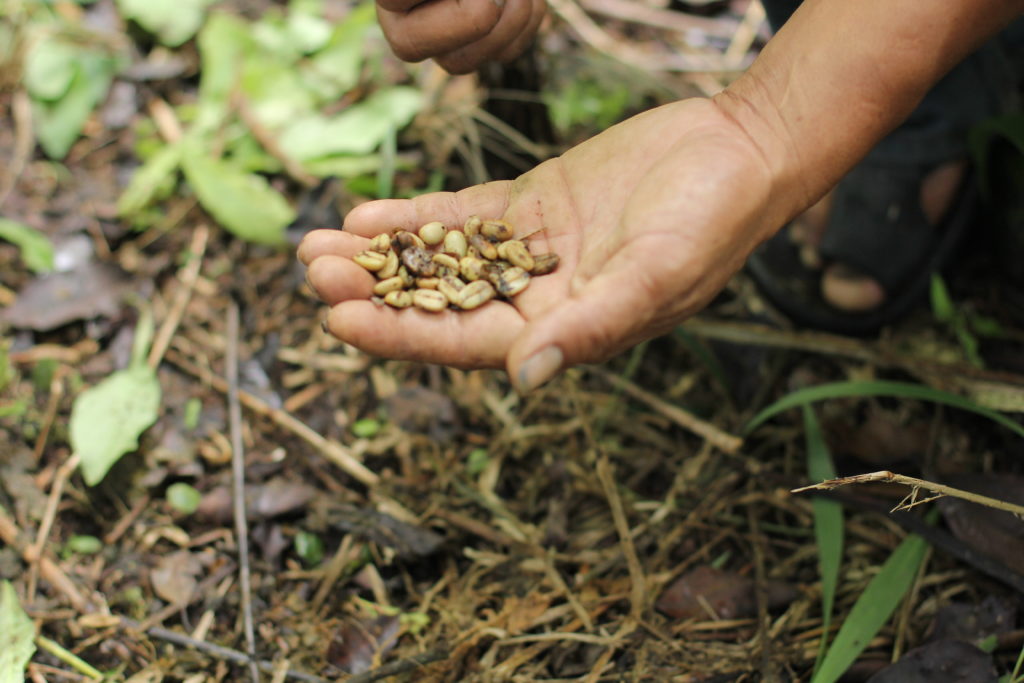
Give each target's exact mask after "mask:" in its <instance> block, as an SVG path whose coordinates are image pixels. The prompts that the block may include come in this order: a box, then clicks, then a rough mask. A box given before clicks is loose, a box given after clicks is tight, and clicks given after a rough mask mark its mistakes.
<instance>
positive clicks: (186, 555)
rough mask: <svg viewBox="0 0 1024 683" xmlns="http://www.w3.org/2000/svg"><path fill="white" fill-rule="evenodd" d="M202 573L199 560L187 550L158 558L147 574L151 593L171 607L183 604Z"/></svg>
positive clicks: (190, 595)
mask: <svg viewBox="0 0 1024 683" xmlns="http://www.w3.org/2000/svg"><path fill="white" fill-rule="evenodd" d="M202 571H203V565H202V564H201V563H200V562H199V558H197V557H196V556H195V555H193V554H192V553H190V552H189V551H187V550H179V551H177V552H175V553H171V554H170V555H165V556H164V557H162V558H160V562H158V563H157V565H156V567H154V568H153V569H152V570H151V571H150V572H149V581H150V583H151V584H152V585H153V591H154V592H155V593H156V594H157V595H158V596H160V598H161V599H163V600H165V601H166V602H169V603H171V604H172V605H179V604H185V603H186V602H188V600H189V598H191V597H192V593H193V592H195V589H196V586H197V585H198V580H197V579H196V577H197V576H199V574H200V573H201V572H202Z"/></svg>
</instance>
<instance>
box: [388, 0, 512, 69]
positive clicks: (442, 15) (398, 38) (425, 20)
mask: <svg viewBox="0 0 1024 683" xmlns="http://www.w3.org/2000/svg"><path fill="white" fill-rule="evenodd" d="M501 16H502V10H501V8H500V7H498V5H497V3H496V2H495V1H494V0H434V2H427V3H424V4H420V5H417V6H415V7H413V8H412V9H410V10H408V11H391V10H388V9H386V8H385V7H383V6H382V5H380V4H378V7H377V18H378V20H379V22H380V27H381V29H382V30H383V31H384V36H385V37H386V38H387V41H388V43H389V44H390V45H391V49H392V51H394V53H395V55H396V56H397V57H398V58H399V59H402V60H405V61H407V62H418V61H420V60H423V59H426V58H428V57H434V56H437V55H443V54H446V53H449V52H451V51H453V50H457V49H458V48H460V47H463V46H465V45H469V44H471V43H474V42H476V41H478V40H480V39H481V38H483V37H484V36H486V35H487V34H488V32H490V31H491V30H492V29H493V28H494V27H495V26H496V25H497V24H498V22H499V19H500V18H501Z"/></svg>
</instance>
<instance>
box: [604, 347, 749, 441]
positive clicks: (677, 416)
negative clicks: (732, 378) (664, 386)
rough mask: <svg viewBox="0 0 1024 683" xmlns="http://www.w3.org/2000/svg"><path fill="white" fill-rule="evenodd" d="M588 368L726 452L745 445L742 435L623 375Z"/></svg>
mask: <svg viewBox="0 0 1024 683" xmlns="http://www.w3.org/2000/svg"><path fill="white" fill-rule="evenodd" d="M588 369H589V370H590V371H591V372H593V373H595V374H597V375H599V376H600V377H603V378H604V379H605V380H607V381H608V382H609V383H611V384H612V385H613V386H615V387H616V388H618V389H621V390H622V391H623V392H625V393H626V394H629V395H630V396H632V397H633V398H635V399H637V400H638V401H640V402H642V403H644V404H646V405H647V406H648V407H650V408H653V409H654V410H655V411H657V412H659V413H661V414H662V415H664V416H665V417H667V418H668V419H670V420H672V421H673V422H675V423H676V424H677V425H679V426H680V427H682V428H683V429H687V430H689V431H691V432H693V433H694V434H696V435H697V436H700V437H703V438H704V439H706V440H707V441H708V442H709V443H710V444H712V445H713V446H716V447H717V448H719V449H720V450H722V451H724V452H726V453H735V452H736V451H738V450H739V449H740V447H741V446H742V445H743V439H741V438H740V437H738V436H734V435H732V434H730V433H728V432H726V431H723V430H721V429H719V428H718V427H716V426H715V425H713V424H711V423H710V422H707V421H705V420H702V419H700V418H699V417H697V416H696V415H694V414H693V413H689V412H687V411H685V410H683V409H682V408H680V407H679V406H676V405H672V404H671V403H668V402H666V401H664V400H662V399H660V398H658V397H657V396H655V395H654V394H652V393H651V392H649V391H645V390H644V389H641V388H640V387H638V386H637V385H635V384H633V383H632V382H630V381H629V380H626V379H623V378H622V377H619V376H618V375H615V374H612V373H610V372H608V371H607V370H605V369H603V368H600V367H590V368H588Z"/></svg>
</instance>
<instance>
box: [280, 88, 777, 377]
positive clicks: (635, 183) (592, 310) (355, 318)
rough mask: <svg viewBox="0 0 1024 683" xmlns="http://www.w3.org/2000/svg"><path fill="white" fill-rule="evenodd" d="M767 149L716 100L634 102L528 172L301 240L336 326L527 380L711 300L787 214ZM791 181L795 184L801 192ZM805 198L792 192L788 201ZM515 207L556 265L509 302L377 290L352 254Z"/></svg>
mask: <svg viewBox="0 0 1024 683" xmlns="http://www.w3.org/2000/svg"><path fill="white" fill-rule="evenodd" d="M779 189H780V188H778V187H776V186H775V184H774V176H773V172H772V171H771V170H770V168H769V165H768V164H767V162H766V160H765V159H764V157H762V156H761V152H760V151H759V148H758V147H757V146H755V144H754V143H753V142H752V140H751V138H750V137H749V136H748V135H746V134H745V132H744V130H743V129H742V128H741V127H740V126H739V125H738V124H737V123H736V121H735V119H734V118H732V117H729V116H726V115H725V114H723V112H722V110H721V109H720V108H719V107H718V106H717V105H716V104H715V103H714V102H711V101H709V100H696V99H695V100H686V101H683V102H678V103H675V104H671V105H666V106H664V107H660V108H658V109H654V110H651V111H649V112H646V113H644V114H641V115H639V116H636V117H634V118H632V119H630V120H628V121H626V122H624V123H622V124H620V125H617V126H614V127H612V128H610V129H608V130H607V131H605V132H603V133H601V134H600V135H598V136H596V137H594V138H592V139H590V140H589V141H587V142H585V143H583V144H581V145H579V146H577V147H575V148H573V149H571V150H569V151H568V152H566V153H565V154H564V155H562V156H561V157H559V158H557V159H552V160H550V161H547V162H545V163H543V164H541V165H540V166H538V167H537V168H535V169H533V170H532V171H530V172H528V173H526V174H524V175H522V176H520V177H519V178H518V179H516V180H514V181H499V182H493V183H487V184H484V185H478V186H475V187H470V188H468V189H466V190H463V191H461V192H457V193H433V194H428V195H422V196H419V197H416V198H414V199H409V200H395V199H386V200H380V201H376V202H370V203H367V204H363V205H361V206H359V207H357V208H356V209H354V210H353V211H352V212H351V213H349V214H348V216H347V217H346V219H345V230H344V231H337V230H318V231H314V232H312V233H310V234H309V235H308V236H307V237H306V239H305V240H304V241H303V243H302V244H301V245H300V246H299V258H300V259H301V260H302V261H303V262H304V263H305V264H307V266H308V267H309V270H308V274H307V277H308V281H309V283H310V284H311V286H312V287H313V288H314V289H315V290H316V292H317V293H318V294H319V296H320V297H321V298H322V299H323V300H324V301H325V302H326V303H327V304H329V305H330V306H331V310H330V312H329V314H328V317H327V326H328V328H329V329H330V331H331V333H333V334H334V335H336V336H337V337H339V338H340V339H342V340H344V341H346V342H348V343H350V344H353V345H354V346H356V347H359V348H361V349H363V350H365V351H367V352H369V353H371V354H374V355H377V356H385V357H389V358H404V359H413V360H420V361H426V362H432V363H441V364H445V365H452V366H457V367H463V368H473V367H502V366H504V367H506V368H507V370H508V372H509V376H510V377H511V379H512V381H513V383H514V384H515V386H516V388H517V389H518V390H519V391H520V392H526V391H529V390H530V389H533V388H534V387H536V386H538V385H540V384H541V383H543V382H544V381H546V380H548V379H549V378H550V377H551V376H553V375H554V374H555V373H556V372H558V371H559V370H561V369H563V368H566V367H569V366H571V365H574V364H577V363H588V362H598V361H602V360H605V359H607V358H609V357H611V356H612V355H614V354H616V353H619V352H621V351H623V350H624V349H626V348H628V347H630V346H631V345H633V344H636V343H638V342H640V341H642V340H644V339H648V338H651V337H654V336H656V335H658V334H661V333H664V332H666V331H668V330H669V329H671V328H672V327H673V326H674V325H676V324H677V323H679V322H680V321H681V320H683V319H684V318H686V317H687V316H689V315H692V314H693V313H694V312H696V311H697V310H699V309H700V308H702V307H703V306H705V305H706V304H707V303H708V302H709V301H710V300H711V299H712V297H714V296H715V294H716V293H717V292H718V291H719V290H721V288H722V287H724V286H725V284H726V282H727V281H728V279H729V278H730V277H731V276H732V274H733V273H735V272H736V271H737V270H738V269H739V268H740V267H741V265H742V264H743V262H744V261H745V260H746V257H747V256H748V255H749V253H750V252H751V251H752V250H753V248H754V247H755V246H756V245H757V244H758V243H760V242H761V241H763V240H764V239H766V238H767V237H768V236H769V235H770V234H771V232H772V231H773V230H774V229H776V228H777V227H778V226H780V225H782V223H783V222H784V221H785V220H786V219H788V218H789V215H788V214H790V213H792V211H793V206H785V207H783V206H782V204H783V202H780V201H778V198H780V197H785V196H786V194H787V193H785V192H781V193H780V192H778V190H779ZM789 194H792V193H789ZM789 203H790V204H791V203H792V202H791V201H790V202H789ZM474 214H477V215H479V216H481V217H484V218H494V217H502V218H505V219H506V220H508V221H509V222H510V223H511V224H512V225H513V226H515V229H516V235H517V236H521V235H526V234H529V233H531V232H533V231H535V230H541V232H539V233H537V234H536V235H534V236H533V237H532V238H530V240H529V244H530V247H531V251H533V252H534V253H544V252H549V251H553V252H556V253H557V254H558V255H559V256H560V257H561V263H560V265H559V267H558V269H557V270H556V271H555V272H553V273H551V274H549V275H544V276H541V277H537V278H534V279H533V280H532V281H531V283H530V286H529V287H528V288H527V289H526V290H525V291H523V292H522V293H520V294H518V295H517V296H516V297H515V298H514V299H513V300H512V301H511V302H500V301H492V302H491V303H488V304H486V305H485V306H483V307H481V308H479V309H476V310H473V311H468V312H456V311H453V310H447V311H443V312H441V313H428V312H425V311H420V310H415V309H407V310H400V311H399V310H394V309H391V308H388V307H382V306H377V305H375V304H373V303H371V302H370V301H369V300H368V299H369V297H370V290H371V288H372V286H373V284H374V282H375V278H374V277H373V276H372V275H371V274H370V273H368V272H366V271H365V270H363V269H362V268H361V267H360V266H358V265H356V264H355V263H353V262H352V261H351V260H350V257H352V256H353V255H355V254H356V253H357V252H359V251H361V250H363V249H365V248H366V247H367V245H368V241H369V240H368V238H369V237H371V236H373V235H375V234H377V233H380V232H384V231H391V230H394V229H396V228H404V229H407V230H415V229H417V228H418V227H419V226H420V225H422V224H424V223H427V222H429V221H434V220H439V221H442V222H444V223H445V225H448V226H461V225H462V223H463V222H464V221H465V220H466V218H467V217H468V216H471V215H474Z"/></svg>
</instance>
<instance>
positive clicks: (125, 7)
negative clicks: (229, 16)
mask: <svg viewBox="0 0 1024 683" xmlns="http://www.w3.org/2000/svg"><path fill="white" fill-rule="evenodd" d="M212 3H213V0H117V7H118V9H119V10H120V11H121V14H122V15H123V16H125V17H127V18H129V19H132V20H134V21H135V22H136V23H138V24H139V26H141V27H142V28H144V29H146V30H147V31H149V32H150V33H152V34H153V35H155V36H156V37H157V39H158V40H159V41H160V42H161V43H163V44H164V45H167V46H170V47H177V46H178V45H181V44H182V43H184V42H185V41H186V40H188V39H190V38H191V37H192V36H194V35H195V34H196V31H198V30H199V27H200V26H202V25H203V14H204V13H205V11H206V8H207V7H208V6H209V5H210V4H212Z"/></svg>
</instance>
